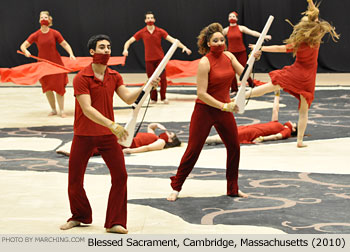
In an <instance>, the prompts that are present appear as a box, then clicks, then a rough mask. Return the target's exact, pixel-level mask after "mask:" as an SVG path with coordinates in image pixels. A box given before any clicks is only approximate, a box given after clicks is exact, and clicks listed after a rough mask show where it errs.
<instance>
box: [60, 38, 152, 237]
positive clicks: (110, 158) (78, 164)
mask: <svg viewBox="0 0 350 252" xmlns="http://www.w3.org/2000/svg"><path fill="white" fill-rule="evenodd" d="M88 49H89V52H90V54H91V55H92V57H93V63H92V64H90V65H89V66H87V67H86V68H84V69H83V70H81V71H80V72H79V73H78V74H77V75H76V77H75V78H74V81H73V86H74V95H75V97H76V102H75V119H74V137H73V143H72V148H71V152H70V156H69V170H68V196H69V202H70V208H71V212H72V217H71V218H70V219H69V220H68V221H67V223H65V224H64V225H62V226H61V229H62V230H66V229H70V228H73V227H75V226H79V225H80V223H85V224H89V223H91V222H92V210H91V207H90V203H89V200H88V198H87V196H86V194H85V190H84V187H83V185H84V183H83V181H84V173H85V170H86V166H87V163H88V161H89V158H90V157H91V155H92V153H93V151H94V150H95V149H96V148H97V150H98V151H99V153H100V154H101V156H102V158H103V159H104V160H105V162H106V165H107V167H108V169H109V170H110V173H111V177H112V180H111V182H112V186H111V190H110V194H109V199H108V206H107V214H106V221H105V228H106V231H107V232H112V233H123V234H125V233H127V232H128V231H127V229H126V219H127V218H126V216H127V210H126V204H127V187H126V183H127V173H126V169H125V161H124V155H123V152H122V148H121V146H120V145H119V144H118V138H120V139H124V138H126V137H127V134H128V133H127V131H126V130H125V129H124V128H123V127H122V126H120V125H118V124H116V123H115V122H114V112H113V95H114V92H116V93H117V94H118V96H119V97H120V98H121V99H122V100H123V101H124V102H126V103H127V104H132V103H133V102H135V100H136V99H137V97H138V96H139V94H140V93H141V91H142V87H141V88H139V89H136V90H129V89H128V88H126V87H125V86H124V84H123V79H122V77H121V75H120V74H119V73H118V72H116V71H114V70H112V69H110V68H108V67H107V62H108V60H109V57H110V54H111V40H110V38H109V37H108V36H106V35H95V36H92V37H91V38H90V39H89V42H88ZM158 82H159V78H157V79H156V80H154V81H153V82H152V86H153V87H157V85H158Z"/></svg>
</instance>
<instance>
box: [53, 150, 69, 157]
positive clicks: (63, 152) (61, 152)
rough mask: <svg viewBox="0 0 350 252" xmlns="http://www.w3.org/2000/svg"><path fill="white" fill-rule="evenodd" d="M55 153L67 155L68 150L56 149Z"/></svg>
mask: <svg viewBox="0 0 350 252" xmlns="http://www.w3.org/2000/svg"><path fill="white" fill-rule="evenodd" d="M56 153H57V154H62V155H64V156H67V157H69V152H66V151H63V150H57V151H56Z"/></svg>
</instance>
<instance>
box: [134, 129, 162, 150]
mask: <svg viewBox="0 0 350 252" xmlns="http://www.w3.org/2000/svg"><path fill="white" fill-rule="evenodd" d="M158 139H159V137H158V136H157V135H155V134H153V133H147V132H139V133H137V134H136V136H135V137H134V139H133V140H132V144H131V146H130V148H137V147H141V146H146V145H149V144H151V143H154V142H155V141H157V140H158Z"/></svg>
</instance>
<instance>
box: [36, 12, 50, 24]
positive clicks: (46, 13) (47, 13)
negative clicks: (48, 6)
mask: <svg viewBox="0 0 350 252" xmlns="http://www.w3.org/2000/svg"><path fill="white" fill-rule="evenodd" d="M42 14H45V15H47V16H48V17H49V22H50V23H49V26H52V20H53V18H52V16H50V12H49V11H40V14H39V23H40V16H41V15H42Z"/></svg>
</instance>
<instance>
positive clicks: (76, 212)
mask: <svg viewBox="0 0 350 252" xmlns="http://www.w3.org/2000/svg"><path fill="white" fill-rule="evenodd" d="M95 148H97V149H98V151H99V152H100V154H101V156H102V158H103V160H104V161H105V162H106V165H107V167H108V169H109V171H110V173H111V177H112V180H111V183H112V187H111V190H110V193H109V199H108V206H107V214H106V222H105V228H111V227H112V226H114V225H122V226H123V227H124V228H126V216H127V211H126V204H127V189H126V183H127V176H128V175H127V173H126V169H125V161H124V155H123V152H122V149H121V147H120V145H119V144H118V142H117V138H116V137H115V136H114V135H104V136H76V135H74V137H73V143H72V147H71V151H70V156H69V171H68V196H69V202H70V209H71V212H72V217H71V218H70V219H69V220H75V221H80V222H82V223H85V224H89V223H91V222H92V210H91V206H90V203H89V200H88V198H87V197H86V193H85V190H84V173H85V170H86V166H87V163H88V161H89V158H90V157H91V155H92V153H93V151H94V149H95ZM69 220H68V221H69Z"/></svg>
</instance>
